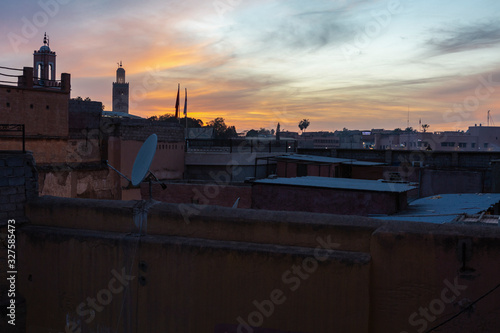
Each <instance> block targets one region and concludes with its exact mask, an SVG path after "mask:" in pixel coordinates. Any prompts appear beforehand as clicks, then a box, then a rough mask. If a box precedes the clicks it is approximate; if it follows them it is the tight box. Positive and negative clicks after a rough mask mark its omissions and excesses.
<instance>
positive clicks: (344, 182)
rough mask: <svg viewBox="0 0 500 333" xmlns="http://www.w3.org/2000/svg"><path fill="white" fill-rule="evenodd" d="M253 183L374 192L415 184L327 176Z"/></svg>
mask: <svg viewBox="0 0 500 333" xmlns="http://www.w3.org/2000/svg"><path fill="white" fill-rule="evenodd" d="M254 183H257V184H269V185H290V186H303V187H320V188H331V189H343V190H356V191H375V192H397V193H401V192H407V191H410V190H412V189H414V188H416V187H415V186H412V185H409V184H405V183H389V182H382V181H378V180H364V179H351V178H328V177H311V176H307V177H296V178H276V179H259V180H256V181H255V182H254Z"/></svg>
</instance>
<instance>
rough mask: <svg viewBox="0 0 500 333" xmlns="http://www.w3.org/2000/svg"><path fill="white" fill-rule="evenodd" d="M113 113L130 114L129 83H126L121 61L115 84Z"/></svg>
mask: <svg viewBox="0 0 500 333" xmlns="http://www.w3.org/2000/svg"><path fill="white" fill-rule="evenodd" d="M113 111H115V112H123V113H128V82H125V69H123V67H122V62H121V61H120V64H119V67H118V69H117V70H116V82H113Z"/></svg>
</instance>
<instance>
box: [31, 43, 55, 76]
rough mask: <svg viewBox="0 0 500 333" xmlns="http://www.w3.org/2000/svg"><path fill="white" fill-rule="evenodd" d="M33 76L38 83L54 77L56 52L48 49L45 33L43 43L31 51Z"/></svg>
mask: <svg viewBox="0 0 500 333" xmlns="http://www.w3.org/2000/svg"><path fill="white" fill-rule="evenodd" d="M33 76H34V77H35V80H36V81H37V83H38V84H39V85H46V84H48V83H47V82H46V81H54V80H55V79H56V53H55V52H53V51H51V50H50V47H49V38H48V37H47V33H45V35H44V36H43V45H42V47H40V50H38V51H36V50H35V52H34V53H33Z"/></svg>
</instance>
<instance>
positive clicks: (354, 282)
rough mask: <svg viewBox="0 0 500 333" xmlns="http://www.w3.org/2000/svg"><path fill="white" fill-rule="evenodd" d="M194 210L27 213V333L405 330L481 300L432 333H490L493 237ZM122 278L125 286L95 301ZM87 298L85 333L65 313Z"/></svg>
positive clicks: (137, 205) (407, 225)
mask: <svg viewBox="0 0 500 333" xmlns="http://www.w3.org/2000/svg"><path fill="white" fill-rule="evenodd" d="M198 208H199V206H196V205H175V204H164V203H155V202H145V201H143V202H136V201H130V202H123V201H105V200H80V199H63V198H53V197H44V198H39V199H37V200H35V201H32V202H31V203H30V204H29V205H28V207H27V216H28V218H29V219H30V221H31V224H28V225H25V226H24V227H22V228H19V230H18V246H19V253H20V258H19V264H18V266H19V268H18V271H19V275H18V288H19V292H20V293H21V294H22V296H24V297H25V298H26V304H27V323H26V324H27V332H28V333H30V332H40V331H46V332H51V331H54V332H63V331H64V329H65V325H66V323H72V322H74V323H75V325H76V326H81V327H82V329H83V332H87V331H96V330H98V329H99V330H117V331H120V332H123V331H129V332H144V331H151V332H224V330H225V331H227V332H237V331H238V330H237V328H238V324H239V322H238V320H239V319H238V318H242V319H243V320H245V322H249V321H251V320H254V321H258V320H260V319H259V318H262V320H260V321H259V322H258V324H259V325H257V326H259V328H261V329H267V330H268V331H265V330H264V331H263V332H273V333H274V332H275V331H273V330H278V332H302V333H322V332H325V333H330V332H381V333H382V332H383V333H385V332H417V331H424V330H425V329H430V328H431V327H433V326H435V325H438V324H440V323H443V322H444V321H445V320H447V319H449V318H451V316H452V315H454V314H457V313H459V311H461V309H464V308H465V307H466V306H467V305H468V304H470V303H471V302H472V301H475V300H477V299H479V298H481V297H482V296H484V295H486V296H485V297H484V298H482V299H481V300H480V301H479V302H478V303H476V304H475V306H474V308H473V311H467V312H466V313H464V314H462V315H460V316H458V317H457V318H456V319H455V320H453V321H451V322H450V323H448V324H446V325H445V326H443V327H442V328H440V331H441V332H474V331H477V329H478V328H479V327H480V330H481V331H492V332H493V331H496V329H497V328H498V327H500V298H499V297H496V296H495V295H496V293H497V292H498V290H496V291H494V293H491V294H490V295H487V293H488V292H489V291H491V290H493V288H495V286H497V285H498V271H500V263H499V262H498V257H499V256H500V230H498V228H497V227H479V226H464V225H434V224H426V223H412V222H398V221H392V222H384V221H378V220H371V219H368V218H363V217H354V216H352V217H346V216H338V215H328V214H314V213H300V212H297V213H293V212H273V211H254V210H245V209H230V208H222V207H214V206H208V207H206V209H204V210H201V211H199V212H198V213H194V211H195V210H196V209H198ZM318 248H319V249H321V248H329V250H328V251H327V252H317V251H318V250H317V249H318ZM316 258H317V259H316ZM320 258H321V259H322V260H321V261H320V260H319V259H320ZM315 260H316V261H315ZM122 270H123V272H124V273H125V274H126V275H130V277H131V280H130V281H128V282H127V288H123V289H122V290H121V291H119V292H117V293H115V294H111V296H112V298H111V299H109V298H106V297H104V296H105V295H106V293H107V291H106V290H108V289H109V288H110V287H109V286H111V287H113V290H116V289H117V287H118V286H119V284H117V280H116V279H115V280H113V278H114V276H115V275H114V273H113V271H114V272H122ZM110 281H111V282H112V283H111V282H110ZM110 283H111V284H110ZM292 287H293V288H292ZM281 293H282V294H281ZM273 295H274V297H273ZM276 295H280V296H282V297H276ZM92 298H94V299H96V300H97V301H98V300H99V299H101V301H102V302H104V303H106V304H105V305H104V306H102V308H101V309H100V310H99V311H96V312H95V314H96V317H95V318H93V319H92V320H90V321H89V322H85V319H89V314H88V313H87V314H84V315H79V314H78V313H77V309H78V306H79V305H80V304H82V303H83V308H81V309H83V310H85V309H86V310H88V309H89V308H88V305H86V304H87V302H88V299H92ZM283 298H286V299H283ZM271 299H274V300H275V301H276V302H274V303H269V300H271ZM108 301H109V302H108ZM102 302H101V303H102ZM278 303H279V304H278ZM256 304H257V305H256ZM262 304H264V305H265V306H267V307H262ZM270 304H271V305H270ZM259 307H260V310H259ZM271 309H272V311H271ZM259 311H260V314H259ZM263 313H267V314H265V315H264V314H263ZM425 313H427V315H428V317H427V318H429V319H423V318H424V317H423V316H424V315H423V314H425ZM252 318H253V319H252ZM76 326H75V328H76ZM239 332H245V330H243V329H241V328H240V330H239ZM255 332H257V330H255Z"/></svg>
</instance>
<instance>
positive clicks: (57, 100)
mask: <svg viewBox="0 0 500 333" xmlns="http://www.w3.org/2000/svg"><path fill="white" fill-rule="evenodd" d="M69 97H70V95H69V93H65V92H60V91H51V90H50V89H43V90H41V89H23V88H18V87H14V86H13V87H7V86H0V114H1V115H2V117H1V121H0V122H1V123H3V124H25V125H26V135H44V136H51V137H67V136H68V101H69ZM7 103H9V106H7Z"/></svg>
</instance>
